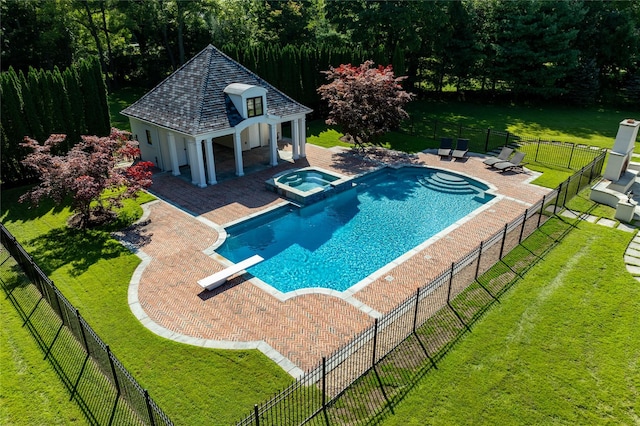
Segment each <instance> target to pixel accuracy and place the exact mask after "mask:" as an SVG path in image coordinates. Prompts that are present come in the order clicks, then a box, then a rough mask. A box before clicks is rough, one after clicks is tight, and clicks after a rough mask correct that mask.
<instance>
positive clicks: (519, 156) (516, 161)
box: [491, 151, 527, 172]
mask: <svg viewBox="0 0 640 426" xmlns="http://www.w3.org/2000/svg"><path fill="white" fill-rule="evenodd" d="M524 155H525V153H524V152H521V151H520V152H516V153H515V154H513V158H512V159H511V161H501V162H499V163H496V164H494V165H493V166H491V167H493V168H494V169H498V170H500V171H501V172H504V171H507V170H512V169H522V166H524V165H525V164H527V163H523V162H522V160H523V159H524Z"/></svg>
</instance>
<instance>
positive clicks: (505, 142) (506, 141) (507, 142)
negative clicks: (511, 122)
mask: <svg viewBox="0 0 640 426" xmlns="http://www.w3.org/2000/svg"><path fill="white" fill-rule="evenodd" d="M507 145H509V132H507V137H506V139H505V140H504V146H507Z"/></svg>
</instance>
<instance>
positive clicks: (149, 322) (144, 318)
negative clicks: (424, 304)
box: [121, 163, 540, 378]
mask: <svg viewBox="0 0 640 426" xmlns="http://www.w3.org/2000/svg"><path fill="white" fill-rule="evenodd" d="M404 166H412V167H415V164H411V163H408V164H398V165H396V166H393V165H389V164H387V165H383V166H380V167H372V168H370V169H369V171H368V172H366V173H354V174H353V175H351V176H352V178H353V179H355V178H357V177H359V176H362V175H365V174H369V173H371V172H375V171H376V170H380V169H383V168H386V167H393V168H399V167H404ZM428 167H429V168H431V169H441V170H444V171H447V172H450V173H455V174H460V175H464V176H467V177H470V178H472V179H474V180H476V181H480V182H482V183H484V184H486V185H488V186H490V187H493V185H491V184H490V183H488V182H486V181H484V180H483V179H481V178H478V177H476V176H471V175H468V174H466V173H463V172H460V171H458V170H451V169H448V168H441V167H437V166H433V165H428ZM528 175H529V176H528V177H527V179H526V183H530V182H531V181H532V180H533V179H535V178H536V177H537V176H539V175H540V174H539V173H537V172H529V171H528ZM494 195H495V197H494V199H493V200H490V201H489V202H487V203H486V204H485V205H483V206H481V207H479V208H478V209H476V210H474V211H473V212H472V213H470V214H469V215H467V216H465V217H464V218H462V219H460V220H458V221H456V222H455V223H454V224H452V225H450V226H449V227H447V228H446V229H445V230H443V231H440V232H439V233H438V234H436V236H432V237H431V238H430V239H428V240H427V241H425V242H424V243H422V244H421V245H419V246H417V247H416V248H414V249H413V250H411V251H409V252H407V253H405V254H403V255H401V256H399V257H398V258H397V259H396V260H398V262H397V263H394V262H395V260H394V261H393V262H390V263H389V264H387V265H386V266H385V267H383V268H380V269H379V270H378V271H376V272H379V273H380V275H379V277H382V276H383V275H384V274H385V273H387V272H388V271H390V270H391V269H394V268H396V267H398V266H400V265H402V263H404V262H406V261H407V260H408V259H410V258H412V257H414V256H415V255H416V254H418V253H419V252H420V251H422V250H424V248H425V247H427V246H429V245H430V244H432V243H434V242H435V241H437V240H439V239H441V238H442V237H443V236H444V237H446V235H444V234H445V233H448V232H451V231H452V230H453V229H455V228H457V227H459V226H461V225H462V224H464V223H466V222H467V221H469V220H471V219H472V218H473V217H475V216H477V215H478V214H480V213H482V212H484V211H486V210H487V209H490V207H491V205H493V204H494V203H497V202H499V200H500V199H507V200H512V201H516V202H518V203H520V204H522V205H523V206H530V205H532V204H531V203H528V202H525V201H522V200H518V199H515V198H512V197H509V196H507V195H503V194H494ZM498 197H500V198H498ZM160 202H162V203H163V204H165V205H168V206H171V207H172V208H173V209H175V210H177V211H180V212H182V214H184V215H185V216H186V217H189V218H190V219H196V220H197V221H198V222H200V223H202V224H203V225H206V226H207V227H209V228H211V229H214V230H215V231H216V232H218V237H217V240H216V241H215V242H214V243H213V244H211V245H210V246H208V247H207V248H206V249H204V250H202V253H204V254H205V255H207V256H209V257H212V254H216V253H215V248H217V247H219V245H220V244H221V242H222V241H224V238H226V231H225V230H224V228H225V227H227V226H230V225H231V224H234V223H239V222H241V221H244V220H246V219H248V218H251V217H255V216H259V215H262V214H265V213H267V212H268V211H271V210H274V209H277V208H281V207H283V206H286V205H288V204H293V203H291V202H289V201H282V202H279V203H277V204H276V205H273V206H270V207H268V208H265V209H262V210H260V211H257V212H255V213H252V214H249V215H246V216H244V217H242V218H239V219H236V220H233V221H229V222H226V223H225V225H224V226H221V225H218V224H217V223H215V222H213V221H211V220H209V219H207V218H205V217H203V215H197V214H194V213H193V212H191V211H189V210H188V209H185V208H183V207H182V206H180V205H178V204H176V203H174V202H172V201H171V199H165V198H163V197H161V196H158V200H156V201H153V202H151V203H147V204H145V205H143V210H144V212H145V213H144V214H143V217H141V218H140V220H139V221H138V223H139V222H144V221H146V220H148V217H149V213H150V207H151V206H153V205H154V204H156V203H160ZM472 215H473V216H472ZM451 227H453V228H451ZM445 231H446V232H445ZM437 236H439V238H436V237H437ZM121 241H122V240H121ZM123 244H125V245H126V246H127V247H129V248H130V249H131V250H132V251H133V252H134V253H135V254H136V255H138V257H140V259H141V262H140V264H139V265H138V267H137V268H136V270H135V272H134V275H133V277H132V279H131V282H130V286H129V290H128V297H129V305H130V309H131V311H132V312H133V313H134V315H135V316H136V317H137V318H138V319H139V320H140V322H141V323H142V324H143V325H144V326H145V327H146V328H148V329H149V330H151V331H152V332H154V333H155V334H158V335H159V336H162V337H165V338H169V339H171V340H174V341H177V342H182V343H186V344H191V345H195V346H202V347H207V348H217V349H258V350H260V351H261V352H263V353H264V354H265V355H267V356H268V357H269V358H270V359H272V360H273V361H274V362H276V363H277V364H278V365H279V366H280V367H281V368H283V370H285V371H286V372H287V373H289V374H290V375H291V376H293V377H295V378H298V377H301V375H302V374H303V373H304V372H303V370H302V369H301V368H300V367H298V366H297V365H296V364H295V363H294V362H292V361H291V360H290V359H288V358H287V357H285V356H284V355H282V353H281V352H279V351H278V350H276V349H274V347H273V346H271V345H269V344H268V343H267V342H266V341H265V340H247V341H232V340H221V339H205V338H199V337H192V336H188V335H185V334H182V333H179V332H175V331H172V330H170V329H169V328H166V327H164V326H162V325H159V324H158V323H156V322H155V321H154V320H153V319H152V318H150V317H149V316H148V315H147V313H146V312H145V311H144V310H143V308H142V306H141V304H140V301H139V299H138V291H139V284H140V280H141V277H142V274H143V272H144V270H145V269H146V268H147V267H148V265H149V264H150V263H151V261H152V260H153V259H152V258H151V257H150V256H148V255H147V254H146V253H145V252H144V251H142V250H140V249H137V248H136V247H130V246H129V245H127V244H126V243H124V242H123ZM220 257H221V258H222V256H220ZM222 259H224V258H222ZM214 260H216V261H219V262H220V260H219V259H218V258H217V257H216V258H215V259H214ZM227 262H228V261H227ZM221 263H223V262H221ZM223 264H224V263H223ZM247 275H250V274H247ZM369 277H371V275H370V276H369ZM369 277H368V278H369ZM254 280H258V281H259V279H257V278H251V279H245V281H247V282H251V283H252V285H254V286H255V287H257V288H259V289H261V290H262V291H264V292H265V293H268V294H270V295H272V296H273V294H272V292H270V291H266V290H265V288H262V287H261V285H260V282H258V281H254ZM356 285H357V284H356ZM265 286H267V287H268V288H270V289H274V288H273V287H271V286H269V285H267V284H265ZM365 287H366V285H365V286H363V288H365ZM350 289H353V286H352V287H350ZM274 290H275V289H274ZM327 290H328V289H327ZM348 290H349V289H347V290H345V292H346V291H348ZM276 291H277V290H276ZM278 292H279V291H278ZM345 292H336V291H334V290H328V291H326V292H324V291H323V292H320V291H317V290H316V291H310V292H309V291H300V290H297V291H296V293H297V294H295V295H292V296H290V297H287V298H285V299H284V300H287V299H292V298H293V297H296V296H303V295H306V294H310V293H316V294H327V295H330V296H334V297H335V296H336V294H335V293H345ZM279 293H281V292H279ZM281 294H286V293H281ZM353 294H355V292H353V293H352V294H351V295H346V296H345V297H339V298H340V299H341V300H344V301H345V302H347V303H349V304H350V305H352V306H355V307H356V308H358V310H359V311H361V312H364V313H365V314H367V315H369V316H371V317H374V318H375V317H376V316H377V315H380V313H379V312H378V311H376V310H375V309H373V308H371V307H369V306H367V305H366V304H365V303H363V302H361V301H360V300H357V299H355V297H353ZM276 298H277V296H276Z"/></svg>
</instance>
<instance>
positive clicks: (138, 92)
mask: <svg viewBox="0 0 640 426" xmlns="http://www.w3.org/2000/svg"><path fill="white" fill-rule="evenodd" d="M146 92H147V90H146V89H142V88H138V87H125V88H123V89H120V90H117V91H114V92H113V93H110V94H109V97H108V102H109V114H110V115H111V127H115V128H118V129H121V130H127V131H131V126H129V118H128V117H125V116H124V115H122V114H120V111H122V110H123V109H125V108H126V107H128V106H129V105H131V104H132V103H134V102H135V101H137V100H138V99H140V98H141V97H142V95H144V94H145V93H146Z"/></svg>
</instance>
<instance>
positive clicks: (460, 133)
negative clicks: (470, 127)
mask: <svg viewBox="0 0 640 426" xmlns="http://www.w3.org/2000/svg"><path fill="white" fill-rule="evenodd" d="M461 136H462V124H459V125H458V139H459V138H460V137H461Z"/></svg>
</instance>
